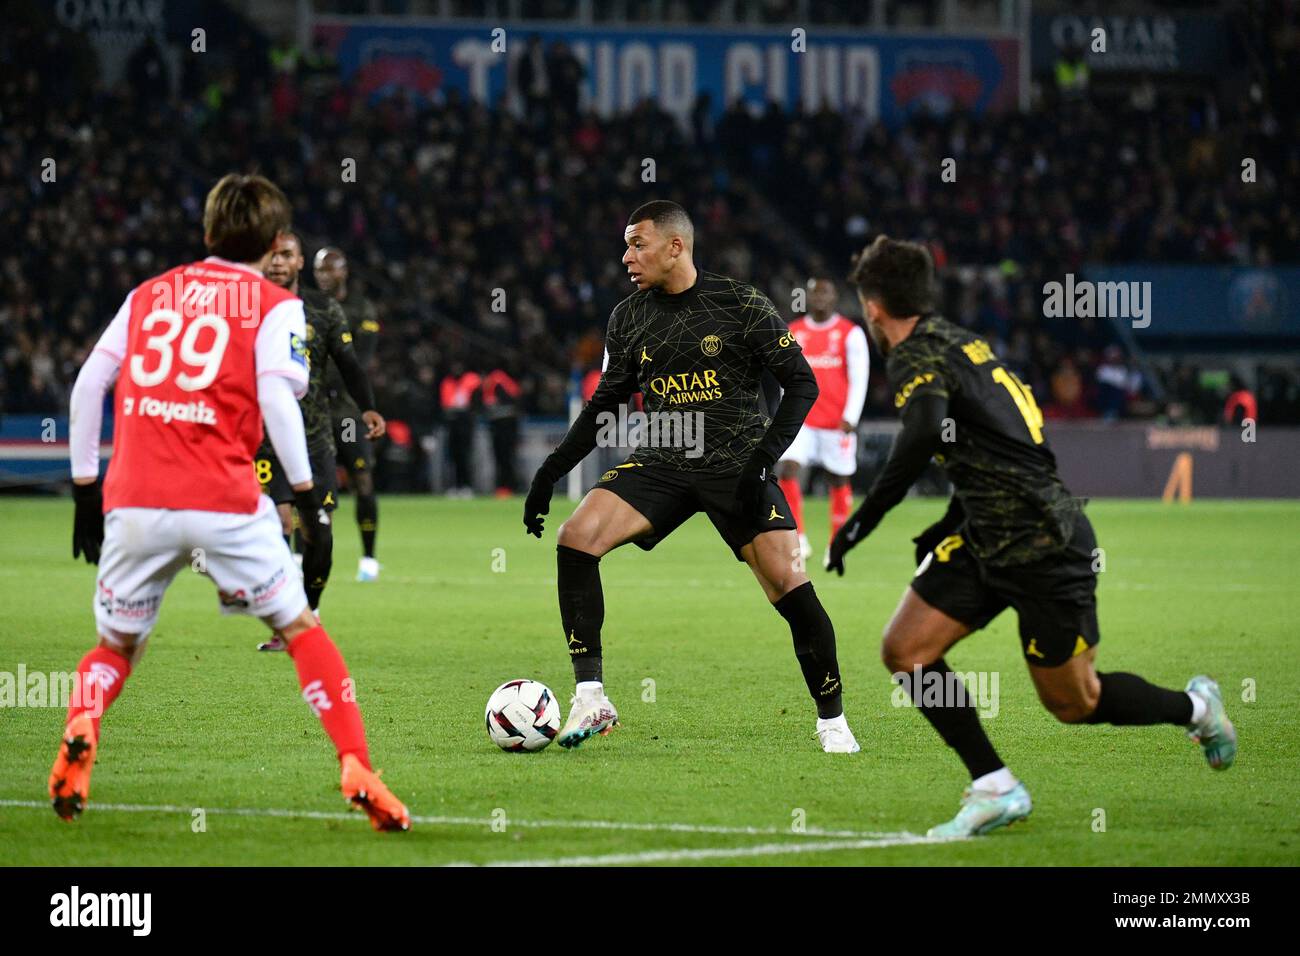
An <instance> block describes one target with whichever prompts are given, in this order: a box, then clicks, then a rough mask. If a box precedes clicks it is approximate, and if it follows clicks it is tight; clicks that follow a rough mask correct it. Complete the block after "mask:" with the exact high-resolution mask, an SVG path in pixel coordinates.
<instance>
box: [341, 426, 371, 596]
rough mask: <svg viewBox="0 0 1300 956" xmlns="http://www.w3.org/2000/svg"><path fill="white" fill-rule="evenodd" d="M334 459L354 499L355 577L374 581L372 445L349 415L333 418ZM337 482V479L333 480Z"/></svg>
mask: <svg viewBox="0 0 1300 956" xmlns="http://www.w3.org/2000/svg"><path fill="white" fill-rule="evenodd" d="M334 446H335V448H337V449H338V458H337V461H338V463H339V464H340V465H342V466H343V468H344V470H345V471H347V473H348V482H349V483H350V484H351V486H352V493H353V495H355V496H356V500H357V530H358V531H360V533H361V557H360V558H359V559H357V580H358V581H374V580H375V579H376V578H378V577H379V572H380V570H381V568H380V565H379V561H378V560H377V559H376V558H375V538H377V537H378V535H379V499H378V498H376V497H375V478H374V470H375V446H374V444H373V443H372V442H371V441H370V439H369V438H367V437H366V436H365V434H364V433H361V434H358V433H357V431H356V422H355V420H353V419H351V418H338V419H335V421H334ZM335 484H336V486H337V481H336V482H335Z"/></svg>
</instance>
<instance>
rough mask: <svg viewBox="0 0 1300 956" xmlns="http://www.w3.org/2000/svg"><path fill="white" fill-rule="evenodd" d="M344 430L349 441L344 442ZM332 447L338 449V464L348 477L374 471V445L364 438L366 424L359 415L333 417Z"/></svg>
mask: <svg viewBox="0 0 1300 956" xmlns="http://www.w3.org/2000/svg"><path fill="white" fill-rule="evenodd" d="M349 423H350V427H348V426H349ZM345 429H346V430H347V432H348V433H349V435H350V437H351V440H350V441H344V437H345V436H344V430H345ZM334 445H335V447H336V448H338V460H339V464H340V465H342V466H343V467H344V468H346V469H347V472H348V474H349V475H356V474H358V473H360V472H363V471H374V470H375V445H374V443H373V442H372V441H371V440H370V439H369V438H367V437H366V423H365V422H363V421H362V420H361V416H360V415H357V417H356V418H352V417H351V416H347V415H345V416H342V417H338V416H336V417H335V419H334Z"/></svg>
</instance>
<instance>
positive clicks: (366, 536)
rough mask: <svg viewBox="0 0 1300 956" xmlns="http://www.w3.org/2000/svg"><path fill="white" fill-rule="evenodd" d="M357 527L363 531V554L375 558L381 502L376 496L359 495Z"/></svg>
mask: <svg viewBox="0 0 1300 956" xmlns="http://www.w3.org/2000/svg"><path fill="white" fill-rule="evenodd" d="M357 527H358V528H360V529H361V552H362V553H363V554H364V555H365V556H366V557H367V558H373V557H374V556H375V535H376V534H377V533H378V532H379V500H378V499H377V498H376V497H375V496H374V494H373V493H372V494H368V495H357Z"/></svg>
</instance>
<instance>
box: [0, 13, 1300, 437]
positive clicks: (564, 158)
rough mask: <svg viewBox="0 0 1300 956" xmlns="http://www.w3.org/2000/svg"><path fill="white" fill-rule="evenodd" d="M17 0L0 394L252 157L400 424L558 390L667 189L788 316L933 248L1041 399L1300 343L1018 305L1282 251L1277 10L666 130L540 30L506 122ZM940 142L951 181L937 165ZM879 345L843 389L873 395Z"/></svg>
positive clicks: (1296, 380) (544, 408)
mask: <svg viewBox="0 0 1300 956" xmlns="http://www.w3.org/2000/svg"><path fill="white" fill-rule="evenodd" d="M27 9H28V11H29V14H30V15H29V16H27V17H26V18H22V17H19V18H17V19H16V20H15V21H13V22H11V23H9V24H7V25H6V29H5V31H4V32H3V34H2V35H0V104H2V110H3V115H2V117H0V119H2V121H0V413H4V412H10V413H20V412H38V413H48V412H56V413H57V412H60V411H66V406H67V399H68V394H69V391H70V389H71V386H72V383H73V381H74V379H75V376H76V373H77V371H78V369H79V367H80V365H81V363H82V361H83V359H84V358H85V356H86V354H87V351H88V349H89V348H90V347H91V345H92V344H93V343H94V341H95V339H96V338H97V336H98V334H99V332H100V330H101V329H102V328H103V326H104V325H105V324H106V322H107V321H108V320H109V318H111V316H112V315H113V313H114V311H115V310H116V309H117V307H118V305H119V304H120V303H121V301H122V299H123V298H124V297H125V295H126V293H127V292H128V291H129V290H130V289H131V288H132V287H133V286H135V285H136V284H138V283H139V282H141V281H143V280H144V279H146V278H148V277H149V276H150V275H153V274H155V273H157V272H160V271H162V270H164V269H166V268H169V267H170V266H171V265H174V264H176V263H178V262H181V261H185V260H188V259H193V258H199V257H201V256H202V255H203V254H204V251H203V248H202V244H201V226H200V222H201V213H202V202H203V197H204V195H205V193H206V191H207V189H208V188H209V187H210V186H211V184H212V182H213V181H214V180H215V179H216V178H217V177H218V176H219V175H220V174H222V173H224V172H226V171H229V170H254V169H255V170H258V171H260V172H263V173H265V174H266V175H268V176H270V177H271V178H272V179H273V180H275V181H276V182H277V183H278V184H280V186H281V187H282V188H284V189H285V191H286V192H287V194H288V195H289V197H290V199H291V201H292V202H293V206H294V209H295V216H296V223H295V225H296V228H297V229H298V230H299V231H300V233H301V234H302V235H303V236H304V238H305V245H306V246H307V248H306V250H305V251H306V253H307V255H308V256H309V257H310V255H311V253H312V252H313V251H314V249H315V248H316V247H317V246H319V245H321V244H325V243H329V244H332V245H336V246H339V247H340V248H342V249H343V250H344V252H345V253H346V254H347V255H348V257H349V260H350V265H351V272H352V276H353V280H352V281H353V285H354V287H356V288H359V290H360V291H361V292H363V293H364V294H365V295H366V296H367V297H368V298H369V299H371V300H372V301H373V302H374V304H375V305H376V307H377V309H378V312H379V316H380V321H381V327H382V334H381V337H380V345H379V349H378V353H377V355H376V358H375V360H374V364H373V366H372V369H371V372H372V377H373V380H374V382H375V385H376V389H377V393H378V396H379V405H380V409H381V410H382V411H383V412H384V413H385V414H386V415H388V416H390V417H398V418H401V419H403V420H404V421H405V422H407V423H408V424H409V426H410V428H411V429H412V431H413V432H414V433H415V434H417V435H421V434H426V433H429V432H430V431H431V430H433V429H435V428H436V427H438V426H439V425H440V424H441V423H443V422H444V420H445V418H446V415H445V411H446V410H445V409H444V408H443V403H442V397H443V396H444V395H445V394H447V392H446V390H445V389H444V388H442V387H441V386H442V384H443V382H444V380H445V379H446V378H447V376H448V375H449V374H450V373H451V372H452V370H453V367H454V368H455V369H456V370H457V373H458V374H459V373H460V372H463V371H465V370H470V371H472V372H474V373H476V374H478V375H479V376H484V377H486V376H488V375H489V373H491V372H492V371H494V370H496V371H500V372H503V373H505V374H507V375H508V376H509V377H510V378H511V380H512V381H515V382H517V383H518V385H519V389H518V395H517V397H516V396H511V398H512V399H513V400H514V401H515V403H516V405H517V406H518V409H519V410H520V411H521V412H523V413H525V414H534V415H546V416H563V415H564V414H565V413H566V409H567V402H568V395H569V392H570V388H571V383H572V382H573V381H574V380H575V379H576V378H577V377H580V376H581V375H583V374H585V373H587V372H589V371H590V370H591V369H592V368H595V367H598V366H599V363H600V359H601V350H602V339H603V334H604V326H605V322H606V320H607V317H608V315H609V312H610V310H611V309H612V308H613V306H614V305H615V304H616V303H617V302H618V301H619V300H620V299H622V298H623V297H624V296H625V295H627V294H628V291H629V285H628V282H627V279H626V275H625V272H624V269H623V267H622V265H621V263H620V261H619V259H620V256H621V255H622V252H623V245H622V231H623V227H624V224H625V222H626V219H627V215H628V213H629V211H630V210H631V209H633V208H634V207H635V206H637V205H638V204H640V203H641V202H644V201H646V200H647V199H649V198H670V199H674V200H676V201H678V202H680V203H681V204H682V205H684V206H685V207H686V208H687V209H688V210H690V212H691V214H692V215H693V217H694V219H695V221H696V226H697V243H696V259H697V262H698V263H699V264H700V265H701V267H702V268H705V269H709V270H711V271H717V272H722V273H726V274H730V275H734V276H737V277H740V278H743V279H746V280H748V281H751V282H753V283H755V284H756V285H757V286H758V287H759V288H761V289H762V290H764V291H765V292H766V293H767V294H768V295H769V296H771V298H772V299H773V301H774V302H775V303H776V304H777V306H778V308H780V309H782V310H783V312H784V313H785V314H786V316H787V318H792V317H793V315H794V314H795V313H793V312H792V311H791V309H790V306H791V303H792V296H793V293H794V290H795V289H796V288H799V287H802V286H803V285H804V283H805V280H806V278H807V277H808V276H809V275H829V276H831V277H832V278H837V279H838V278H840V277H842V276H844V275H845V274H846V273H847V271H848V268H849V263H850V258H851V256H852V255H853V254H854V253H855V252H856V251H857V250H858V249H860V248H861V247H862V246H863V245H865V244H866V243H867V242H868V241H869V240H870V238H871V237H873V236H874V235H876V234H879V233H882V232H883V233H887V234H889V235H893V236H896V237H901V238H911V239H917V240H920V241H923V242H925V243H927V244H928V246H929V248H930V249H931V251H932V253H933V254H934V257H935V260H936V263H937V264H938V266H939V268H940V272H941V275H942V277H943V288H942V301H943V310H944V312H945V314H947V315H948V316H949V317H950V318H952V319H954V320H956V321H957V322H960V323H961V324H963V325H966V326H969V327H972V328H975V329H978V330H980V331H981V332H982V333H983V334H985V335H986V336H988V338H989V339H990V341H991V343H992V344H993V345H994V348H995V350H996V351H997V352H998V353H999V354H1000V355H1001V356H1003V357H1004V359H1005V360H1006V361H1008V363H1009V364H1010V365H1011V366H1012V367H1013V368H1015V369H1016V371H1017V373H1018V374H1019V375H1021V377H1022V378H1024V379H1025V380H1026V381H1027V382H1028V383H1029V384H1030V385H1031V386H1032V387H1033V388H1034V391H1035V394H1036V395H1037V396H1039V400H1040V404H1041V405H1042V406H1043V407H1044V411H1045V414H1046V415H1047V416H1049V417H1052V418H1083V419H1088V418H1100V419H1126V418H1144V419H1153V420H1161V421H1170V422H1189V423H1203V424H1209V423H1215V422H1222V421H1224V419H1225V416H1226V417H1227V418H1228V419H1232V418H1233V417H1234V416H1235V417H1236V418H1237V419H1239V418H1240V417H1241V414H1242V406H1238V407H1236V409H1235V411H1234V409H1233V407H1232V404H1231V401H1230V400H1229V399H1230V397H1231V396H1232V395H1236V394H1239V393H1241V392H1242V391H1243V390H1244V391H1246V392H1248V393H1250V396H1251V401H1252V402H1255V403H1256V406H1257V407H1256V413H1257V414H1258V416H1259V418H1260V420H1261V421H1262V422H1265V423H1270V424H1283V423H1297V422H1300V375H1298V373H1297V363H1296V361H1295V360H1294V358H1290V357H1288V356H1286V355H1281V354H1279V355H1277V356H1269V355H1263V356H1255V357H1252V358H1251V359H1250V361H1249V363H1248V365H1249V367H1248V368H1245V369H1244V370H1243V369H1242V366H1241V363H1237V364H1236V365H1235V366H1234V367H1233V369H1232V371H1229V370H1228V365H1227V363H1225V362H1222V361H1217V360H1216V359H1215V357H1214V356H1208V357H1207V356H1205V355H1196V354H1182V355H1179V354H1176V353H1175V354H1173V355H1172V356H1171V355H1163V356H1159V357H1157V358H1155V359H1154V360H1153V359H1152V358H1150V357H1140V356H1136V355H1134V354H1132V353H1131V352H1130V351H1129V350H1128V348H1127V347H1126V345H1125V343H1124V342H1123V341H1122V340H1121V339H1119V338H1118V337H1117V336H1116V333H1115V331H1114V330H1113V329H1112V328H1111V326H1110V325H1109V323H1108V322H1107V321H1105V320H1088V319H1060V320H1050V319H1046V318H1044V317H1043V314H1042V313H1043V309H1042V304H1041V303H1042V287H1043V284H1044V282H1047V281H1050V280H1053V279H1060V277H1061V276H1062V275H1063V274H1064V273H1066V272H1071V271H1075V272H1079V271H1081V267H1082V264H1083V263H1084V262H1135V261H1159V262H1162V263H1208V264H1216V263H1222V264H1254V265H1269V264H1284V263H1285V264H1295V263H1300V206H1298V205H1297V189H1298V188H1300V186H1298V185H1297V184H1300V145H1297V144H1300V136H1297V132H1298V131H1300V110H1297V109H1296V108H1295V106H1294V102H1293V100H1292V97H1293V96H1294V85H1293V84H1294V80H1295V77H1297V76H1300V59H1298V57H1297V49H1296V44H1295V37H1296V35H1297V31H1296V29H1295V25H1294V24H1291V28H1290V29H1286V30H1279V29H1276V28H1275V25H1271V24H1269V23H1267V22H1252V23H1250V24H1248V25H1247V29H1248V30H1249V31H1250V38H1251V40H1252V42H1256V43H1258V45H1259V46H1258V48H1259V50H1262V51H1263V55H1262V56H1260V57H1255V58H1253V59H1252V63H1253V67H1252V68H1251V69H1248V70H1245V71H1243V75H1242V77H1241V78H1240V80H1239V82H1237V85H1236V86H1234V85H1231V84H1230V83H1229V82H1228V81H1225V83H1224V84H1221V85H1220V87H1219V88H1218V89H1217V90H1211V91H1205V90H1189V89H1185V88H1180V87H1178V86H1177V85H1173V86H1166V85H1161V86H1157V85H1156V84H1155V83H1153V82H1152V81H1151V80H1150V79H1147V78H1142V80H1141V81H1140V82H1138V83H1137V84H1136V85H1133V84H1130V85H1128V86H1126V87H1125V88H1124V89H1125V90H1126V91H1127V92H1118V91H1116V90H1114V89H1111V90H1106V89H1104V88H1092V87H1091V86H1089V85H1088V84H1086V83H1082V84H1080V83H1078V82H1074V83H1073V84H1070V85H1067V84H1064V83H1062V84H1059V85H1053V84H1050V83H1049V84H1045V85H1042V86H1039V87H1037V88H1036V91H1035V103H1034V105H1033V108H1032V109H1031V110H1029V111H1028V112H1026V113H1015V114H1010V115H1003V116H988V117H975V116H968V115H962V114H956V115H952V116H948V117H945V118H933V117H926V116H917V117H915V118H913V119H912V120H911V121H910V122H908V123H907V124H906V125H905V126H904V127H902V128H901V129H896V130H890V129H886V128H885V127H883V126H880V125H875V124H872V123H869V122H867V121H866V120H865V119H864V118H863V117H861V116H855V115H851V114H850V115H844V114H841V113H836V112H833V111H830V110H823V111H821V112H817V113H814V114H805V113H794V114H792V113H787V112H783V111H782V110H781V109H780V108H779V107H777V106H776V105H770V106H769V108H768V109H767V111H766V112H765V113H762V114H761V115H759V116H751V115H750V114H749V113H748V112H747V111H746V110H744V109H742V108H740V107H739V106H733V107H732V108H730V109H728V110H727V111H726V113H725V114H724V115H723V117H722V118H721V120H720V121H718V122H716V123H715V122H713V121H712V120H711V119H710V114H709V109H708V108H709V105H710V104H708V103H707V101H703V100H701V101H700V102H699V103H698V104H697V108H696V110H695V111H694V112H693V114H692V117H691V122H690V123H689V124H688V128H682V127H679V126H678V125H677V124H676V123H675V122H674V121H673V119H672V118H671V117H670V116H668V115H667V114H665V113H663V112H662V111H660V110H659V109H658V107H657V106H656V105H655V104H653V103H652V102H650V101H646V102H643V103H641V104H640V105H638V106H637V107H636V108H634V109H633V110H631V111H630V112H627V113H625V114H623V115H620V116H617V117H615V118H612V119H602V118H599V117H598V116H596V115H595V114H594V113H590V112H586V113H584V112H582V111H580V109H579V106H578V84H579V83H580V82H581V80H582V76H583V72H582V71H583V67H582V65H581V64H580V63H579V62H578V60H577V59H576V58H575V57H574V56H573V55H572V53H571V52H570V51H569V50H568V49H567V48H565V47H564V45H563V44H558V43H557V44H552V45H550V46H548V47H542V45H541V44H540V41H538V40H536V39H535V38H533V39H531V40H529V41H528V42H529V44H530V46H529V48H528V53H527V54H526V55H525V58H524V61H523V63H522V64H521V67H520V69H519V70H518V71H517V76H516V80H515V82H516V84H517V88H518V91H519V93H520V95H521V98H522V102H523V104H524V108H523V110H522V115H519V116H517V115H515V114H514V113H513V112H512V111H511V110H509V109H506V108H505V107H504V105H498V106H496V107H493V108H488V107H485V106H482V105H479V104H475V103H472V102H466V101H464V100H462V99H460V98H459V97H458V96H457V95H456V93H455V92H454V91H449V92H448V94H447V96H446V98H445V101H443V102H440V103H437V104H429V103H426V102H415V101H413V100H411V99H407V98H405V97H403V96H401V95H395V96H393V97H391V98H389V99H387V100H384V101H383V102H380V103H371V102H366V101H365V100H363V99H362V98H361V97H359V96H358V95H357V94H356V92H355V91H354V90H353V89H351V88H350V87H349V86H348V84H346V83H344V82H342V81H341V80H340V79H339V77H338V73H337V70H336V68H335V64H334V63H333V62H332V60H331V58H330V56H329V54H328V52H327V51H326V50H325V48H324V47H317V48H315V49H312V50H300V49H297V48H295V47H294V45H293V44H292V43H290V42H288V41H284V40H276V39H274V38H269V37H265V36H262V35H260V34H257V33H256V31H254V30H253V29H252V28H251V27H250V29H249V31H247V32H244V33H241V34H240V39H239V42H238V44H237V45H236V46H235V47H234V48H231V49H215V48H214V49H212V50H210V51H209V52H208V53H207V54H205V55H203V56H182V57H180V58H179V62H180V63H181V64H182V69H181V72H180V75H179V76H175V77H173V76H171V75H170V72H169V67H168V60H167V58H166V57H164V56H162V55H161V51H160V50H159V48H158V47H157V46H155V45H154V44H153V42H152V41H150V42H149V43H147V44H146V45H145V46H144V47H142V48H141V49H140V50H139V51H138V52H137V53H136V54H134V55H133V57H132V58H131V60H130V62H129V63H128V65H127V71H126V79H125V81H124V82H123V83H121V84H119V85H118V86H117V87H116V88H114V89H105V88H103V87H102V86H101V85H100V84H99V82H98V80H97V75H98V71H97V69H96V65H95V61H94V54H93V52H92V51H91V49H90V48H89V47H88V46H87V44H86V42H85V40H84V39H82V38H81V37H79V36H78V35H77V34H74V33H71V32H69V31H67V30H65V29H63V28H62V27H59V26H57V25H56V24H55V23H54V21H53V20H52V18H50V17H48V16H43V15H42V14H41V12H40V7H39V5H35V6H32V7H28V8H27ZM538 72H544V73H545V75H546V77H545V79H546V82H545V83H544V84H541V83H538V82H536V75H537V73H538ZM173 81H174V85H175V89H176V92H175V93H174V94H173V93H172V92H171V90H172V86H173ZM1234 82H1236V81H1234ZM543 85H544V87H545V93H539V92H538V91H539V90H540V89H541V87H542V86H543ZM1238 155H1250V156H1255V157H1257V158H1258V159H1259V166H1260V168H1261V170H1263V171H1264V172H1262V173H1261V179H1260V183H1259V184H1258V185H1257V186H1255V187H1253V188H1252V189H1251V190H1250V191H1246V190H1245V189H1243V186H1242V183H1241V182H1240V178H1239V176H1236V175H1234V165H1233V164H1232V163H1230V162H1225V161H1223V160H1224V157H1225V156H1228V157H1231V156H1238ZM645 157H653V158H654V160H655V163H656V168H655V182H653V183H646V182H644V181H643V180H642V171H643V166H642V160H643V158H645ZM944 157H953V158H955V159H956V162H957V168H958V178H957V182H956V183H943V182H941V181H940V179H939V177H938V176H937V175H935V174H934V171H935V170H938V169H939V167H940V162H941V160H942V159H943V158H944ZM345 159H352V160H354V161H355V169H356V176H355V182H343V181H342V178H341V164H342V162H343V161H344V160H345ZM46 160H53V161H54V164H55V165H54V169H55V170H56V171H57V179H56V181H55V182H52V183H51V182H45V181H43V180H42V176H41V172H42V169H43V168H44V167H43V163H44V162H45V161H46ZM1275 171H1281V172H1280V173H1278V172H1275ZM309 273H310V268H308V270H307V272H306V273H305V274H304V280H303V281H305V282H308V283H310V282H311V279H310V275H309ZM840 289H841V293H842V294H841V303H840V307H841V310H842V311H844V312H845V313H846V314H849V315H856V314H857V311H858V310H857V306H856V303H855V301H854V300H853V299H852V297H851V295H850V290H849V288H848V285H847V283H844V282H841V283H840ZM872 361H873V387H872V388H871V390H870V394H869V396H868V408H867V411H866V414H867V415H868V416H876V415H878V416H881V417H892V414H893V410H892V406H891V403H890V402H889V401H888V395H887V394H886V389H885V386H884V376H883V375H882V374H881V371H882V369H881V364H880V363H881V360H880V357H879V356H878V355H875V354H874V349H873V359H872ZM1243 371H1244V374H1242V373H1243ZM1225 401H1227V402H1228V404H1227V406H1226V407H1225ZM455 411H456V413H457V414H460V413H463V411H464V409H456V410H455Z"/></svg>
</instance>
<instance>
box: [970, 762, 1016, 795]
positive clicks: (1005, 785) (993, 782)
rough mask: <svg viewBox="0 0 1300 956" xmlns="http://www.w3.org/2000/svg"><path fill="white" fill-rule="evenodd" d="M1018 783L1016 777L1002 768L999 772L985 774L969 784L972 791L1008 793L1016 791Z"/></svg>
mask: <svg viewBox="0 0 1300 956" xmlns="http://www.w3.org/2000/svg"><path fill="white" fill-rule="evenodd" d="M1019 783H1020V781H1019V780H1017V779H1016V775H1015V774H1013V773H1012V772H1011V771H1010V770H1009V769H1007V768H1006V767H1003V768H1002V769H1001V770H994V771H993V772H992V773H986V774H985V775H984V776H982V777H980V778H979V779H978V780H976V781H974V782H973V783H972V784H971V789H972V790H991V791H993V792H994V793H1009V792H1010V791H1012V790H1014V789H1016V785H1017V784H1019Z"/></svg>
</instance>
